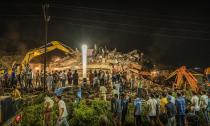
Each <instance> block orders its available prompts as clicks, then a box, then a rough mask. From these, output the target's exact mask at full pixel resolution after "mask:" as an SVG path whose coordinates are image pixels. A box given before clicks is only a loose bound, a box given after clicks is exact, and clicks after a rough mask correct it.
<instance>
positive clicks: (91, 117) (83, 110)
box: [70, 100, 111, 126]
mask: <svg viewBox="0 0 210 126" xmlns="http://www.w3.org/2000/svg"><path fill="white" fill-rule="evenodd" d="M90 103H91V104H90ZM107 110H108V104H107V102H105V101H102V100H93V101H91V102H90V101H85V100H82V101H81V102H80V103H79V104H78V105H77V106H76V107H75V108H74V113H73V114H74V116H73V118H72V119H70V125H74V126H98V125H99V123H100V121H101V119H103V120H106V121H108V122H107V123H110V122H111V121H110V120H111V113H110V112H109V111H107Z"/></svg>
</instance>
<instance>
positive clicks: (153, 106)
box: [147, 95, 157, 125]
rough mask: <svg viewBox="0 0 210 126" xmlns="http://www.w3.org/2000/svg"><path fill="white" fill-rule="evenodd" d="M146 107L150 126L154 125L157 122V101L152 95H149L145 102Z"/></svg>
mask: <svg viewBox="0 0 210 126" xmlns="http://www.w3.org/2000/svg"><path fill="white" fill-rule="evenodd" d="M147 105H148V106H149V108H150V109H149V113H148V116H149V117H150V122H151V125H154V124H155V125H156V120H157V100H156V99H155V96H154V95H151V96H150V97H149V100H148V101H147Z"/></svg>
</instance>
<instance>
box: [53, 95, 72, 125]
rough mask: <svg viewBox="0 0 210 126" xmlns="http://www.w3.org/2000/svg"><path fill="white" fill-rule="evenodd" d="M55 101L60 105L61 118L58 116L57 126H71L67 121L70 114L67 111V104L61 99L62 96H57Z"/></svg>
mask: <svg viewBox="0 0 210 126" xmlns="http://www.w3.org/2000/svg"><path fill="white" fill-rule="evenodd" d="M55 101H56V102H57V103H58V108H59V116H58V120H57V123H56V126H62V125H65V126H69V124H68V122H67V119H66V118H67V116H68V112H67V109H66V104H65V102H64V101H63V100H62V99H61V96H60V95H56V96H55Z"/></svg>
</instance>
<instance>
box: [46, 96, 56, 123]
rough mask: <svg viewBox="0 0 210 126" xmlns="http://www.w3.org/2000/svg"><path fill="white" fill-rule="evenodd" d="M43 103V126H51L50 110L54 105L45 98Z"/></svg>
mask: <svg viewBox="0 0 210 126" xmlns="http://www.w3.org/2000/svg"><path fill="white" fill-rule="evenodd" d="M44 99H45V101H44V110H45V111H44V121H45V126H51V125H52V124H51V114H52V108H53V105H54V101H53V100H52V99H51V98H50V97H48V96H46V97H45V98H44Z"/></svg>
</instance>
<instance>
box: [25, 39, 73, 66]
mask: <svg viewBox="0 0 210 126" xmlns="http://www.w3.org/2000/svg"><path fill="white" fill-rule="evenodd" d="M55 49H58V50H61V51H63V52H65V53H66V54H70V55H74V54H75V52H74V50H73V49H72V48H70V47H68V46H66V45H64V44H63V43H61V42H59V41H52V42H50V43H48V44H47V50H46V52H50V51H53V50H55ZM44 52H45V46H41V47H39V48H35V49H33V50H31V51H29V52H27V53H26V55H25V57H24V59H23V60H22V62H21V66H22V68H24V67H25V66H26V65H28V64H29V62H30V61H31V60H32V59H33V58H35V57H37V56H40V55H42V54H44Z"/></svg>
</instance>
